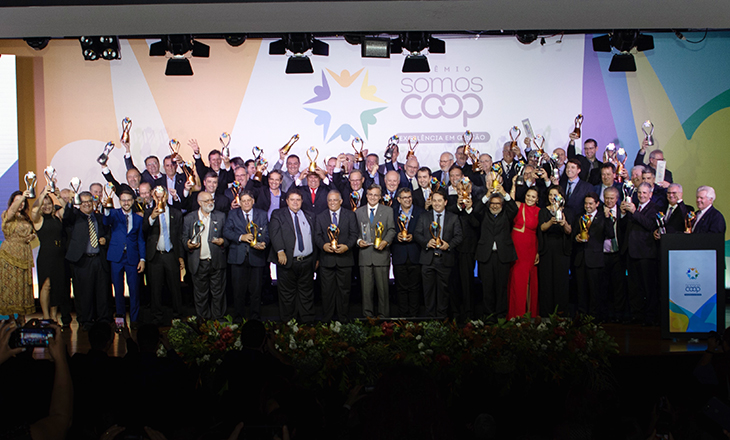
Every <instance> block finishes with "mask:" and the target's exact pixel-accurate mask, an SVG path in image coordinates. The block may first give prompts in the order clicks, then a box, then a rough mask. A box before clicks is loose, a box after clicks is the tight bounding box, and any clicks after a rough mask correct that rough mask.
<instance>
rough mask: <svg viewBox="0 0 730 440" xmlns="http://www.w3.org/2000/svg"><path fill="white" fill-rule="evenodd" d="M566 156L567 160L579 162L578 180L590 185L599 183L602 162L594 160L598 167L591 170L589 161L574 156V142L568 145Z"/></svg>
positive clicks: (581, 156)
mask: <svg viewBox="0 0 730 440" xmlns="http://www.w3.org/2000/svg"><path fill="white" fill-rule="evenodd" d="M566 154H567V156H568V159H573V158H576V159H578V160H579V161H580V174H579V175H578V178H579V179H580V180H584V181H586V182H588V183H590V184H591V185H597V184H600V183H601V165H603V162H601V161H600V160H598V159H596V160H595V162H597V163H598V165H597V166H596V168H595V169H591V161H589V160H588V158H587V157H585V156H583V155H582V154H575V142H572V141H571V142H569V143H568V148H567V151H566Z"/></svg>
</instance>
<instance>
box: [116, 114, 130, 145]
mask: <svg viewBox="0 0 730 440" xmlns="http://www.w3.org/2000/svg"><path fill="white" fill-rule="evenodd" d="M131 130H132V120H131V119H129V118H124V119H122V135H121V136H120V137H119V140H120V141H122V143H123V144H129V132H130V131H131Z"/></svg>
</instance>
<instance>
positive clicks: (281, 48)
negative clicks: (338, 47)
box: [269, 34, 330, 73]
mask: <svg viewBox="0 0 730 440" xmlns="http://www.w3.org/2000/svg"><path fill="white" fill-rule="evenodd" d="M310 53H311V54H312V55H321V56H328V55H329V53H330V47H329V44H327V43H325V42H324V41H320V40H318V39H316V38H314V35H312V34H285V35H284V36H283V37H282V39H281V40H276V41H272V42H271V43H269V55H287V56H288V57H289V60H288V61H287V63H286V70H285V72H286V73H314V68H313V67H312V61H311V60H310V59H309V54H310Z"/></svg>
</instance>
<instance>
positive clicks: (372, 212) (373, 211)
mask: <svg viewBox="0 0 730 440" xmlns="http://www.w3.org/2000/svg"><path fill="white" fill-rule="evenodd" d="M374 221H375V208H370V223H372V222H374Z"/></svg>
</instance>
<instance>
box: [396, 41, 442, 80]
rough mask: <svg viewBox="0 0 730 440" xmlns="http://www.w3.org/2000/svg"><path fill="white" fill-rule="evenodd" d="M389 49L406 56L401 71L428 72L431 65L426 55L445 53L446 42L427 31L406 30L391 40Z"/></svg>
mask: <svg viewBox="0 0 730 440" xmlns="http://www.w3.org/2000/svg"><path fill="white" fill-rule="evenodd" d="M391 51H393V52H401V53H403V54H404V55H405V56H406V59H405V60H404V61H403V69H402V72H403V73H428V72H430V71H431V67H430V66H429V64H428V58H427V57H426V55H427V54H443V53H446V42H444V41H443V40H439V39H438V38H434V37H433V36H432V35H431V34H430V33H428V32H406V33H403V34H400V35H399V36H398V38H397V39H394V40H392V41H391Z"/></svg>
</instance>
